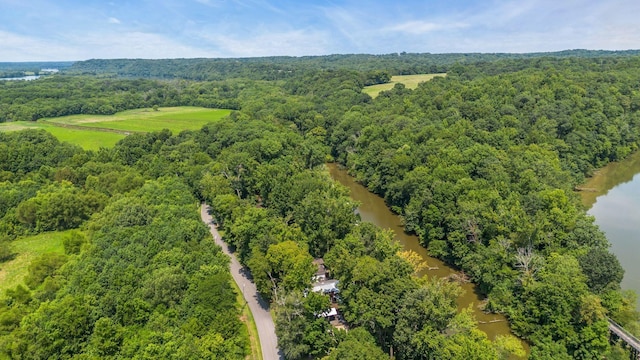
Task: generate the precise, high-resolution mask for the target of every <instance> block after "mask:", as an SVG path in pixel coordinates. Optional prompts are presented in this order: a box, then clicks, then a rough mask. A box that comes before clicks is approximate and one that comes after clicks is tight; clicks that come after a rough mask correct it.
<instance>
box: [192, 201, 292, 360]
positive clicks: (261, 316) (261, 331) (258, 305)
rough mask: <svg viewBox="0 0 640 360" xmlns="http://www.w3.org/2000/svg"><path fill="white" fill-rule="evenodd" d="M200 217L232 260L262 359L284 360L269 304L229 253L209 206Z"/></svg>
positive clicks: (234, 276)
mask: <svg viewBox="0 0 640 360" xmlns="http://www.w3.org/2000/svg"><path fill="white" fill-rule="evenodd" d="M200 216H201V217H202V221H204V223H205V224H207V225H208V226H209V231H211V235H212V236H213V239H214V240H215V242H216V244H218V245H220V247H222V251H223V252H224V253H225V254H227V255H229V257H230V258H231V265H230V270H231V276H232V277H233V280H234V281H235V282H236V284H238V287H239V288H240V289H241V290H242V295H243V296H244V299H245V301H246V302H247V304H248V305H249V309H250V310H251V313H252V314H253V319H254V320H255V322H256V327H257V328H258V337H260V347H262V359H263V360H277V359H284V357H283V356H282V354H281V353H280V352H279V350H278V338H277V337H276V327H275V325H274V324H273V319H272V318H271V314H270V313H269V304H268V303H267V302H265V301H264V300H262V298H261V297H260V295H259V294H258V290H257V289H256V286H255V284H254V283H253V282H251V280H249V278H248V277H247V273H248V271H247V270H245V269H244V268H243V267H242V266H241V265H240V263H239V262H238V259H236V257H235V256H234V255H233V254H232V253H231V252H230V251H229V246H228V245H227V244H226V243H225V242H224V241H222V239H221V238H220V234H218V229H217V228H216V226H215V225H214V224H213V223H212V220H213V219H212V218H211V215H209V205H207V204H204V203H203V204H202V207H201V208H200Z"/></svg>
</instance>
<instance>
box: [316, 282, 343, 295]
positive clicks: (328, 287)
mask: <svg viewBox="0 0 640 360" xmlns="http://www.w3.org/2000/svg"><path fill="white" fill-rule="evenodd" d="M312 291H313V292H319V293H323V294H337V293H339V292H340V290H339V289H338V280H325V281H318V282H317V283H315V284H313V290H312Z"/></svg>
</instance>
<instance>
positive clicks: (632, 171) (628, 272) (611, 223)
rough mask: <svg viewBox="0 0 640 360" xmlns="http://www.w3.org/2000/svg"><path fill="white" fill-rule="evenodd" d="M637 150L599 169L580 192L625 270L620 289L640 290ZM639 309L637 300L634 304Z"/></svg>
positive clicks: (639, 158)
mask: <svg viewBox="0 0 640 360" xmlns="http://www.w3.org/2000/svg"><path fill="white" fill-rule="evenodd" d="M639 173H640V151H637V152H636V153H634V154H632V155H630V156H629V157H627V158H626V159H625V160H623V161H621V162H616V163H611V164H609V165H607V166H605V167H604V168H602V169H600V170H598V171H597V172H596V173H595V174H594V176H593V177H592V178H590V179H589V180H588V181H587V182H586V183H585V184H584V185H583V189H586V190H585V191H582V192H580V195H581V197H582V202H583V204H584V205H585V206H586V207H587V208H588V209H589V210H588V213H589V214H590V215H593V216H594V217H595V219H596V224H598V226H599V227H600V229H601V230H602V231H604V233H605V234H606V235H607V239H609V242H610V243H611V252H613V253H614V254H615V255H616V256H617V257H618V259H619V260H620V264H621V265H622V267H623V268H624V270H625V274H624V278H623V280H622V288H623V289H632V290H635V291H636V293H640V235H639V234H640V174H639ZM636 307H637V309H638V310H640V303H638V304H636Z"/></svg>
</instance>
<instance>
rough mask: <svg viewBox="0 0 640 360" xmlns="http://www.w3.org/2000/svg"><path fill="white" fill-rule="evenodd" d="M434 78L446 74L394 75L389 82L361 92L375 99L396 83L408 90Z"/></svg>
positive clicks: (368, 87)
mask: <svg viewBox="0 0 640 360" xmlns="http://www.w3.org/2000/svg"><path fill="white" fill-rule="evenodd" d="M436 76H447V74H419V75H396V76H392V77H391V82H388V83H386V84H378V85H371V86H366V87H365V88H364V89H362V91H363V92H364V93H365V94H369V96H371V97H372V98H375V97H376V96H378V94H379V93H380V92H381V91H385V90H391V89H392V88H393V87H394V86H395V85H396V84H397V83H402V84H404V86H406V87H407V88H408V89H415V88H417V87H418V84H420V83H421V82H425V81H429V80H431V79H433V78H434V77H436Z"/></svg>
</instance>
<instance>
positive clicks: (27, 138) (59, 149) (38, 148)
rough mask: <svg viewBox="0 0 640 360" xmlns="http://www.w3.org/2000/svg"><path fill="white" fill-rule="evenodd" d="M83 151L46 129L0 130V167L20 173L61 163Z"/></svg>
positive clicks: (3, 169) (15, 173) (2, 169)
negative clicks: (60, 139)
mask: <svg viewBox="0 0 640 360" xmlns="http://www.w3.org/2000/svg"><path fill="white" fill-rule="evenodd" d="M81 151H82V150H81V149H80V148H79V147H76V146H73V145H70V144H67V143H60V142H59V141H58V140H57V139H56V138H55V137H54V136H53V135H51V134H50V133H48V132H46V131H44V130H25V131H19V132H0V171H8V172H11V173H13V174H14V176H16V177H20V176H22V175H24V174H25V173H28V172H31V171H34V170H38V169H40V167H42V166H52V167H55V166H58V165H61V164H63V163H64V162H66V161H69V160H70V159H71V158H72V157H73V156H74V155H76V154H78V153H80V152H81Z"/></svg>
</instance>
